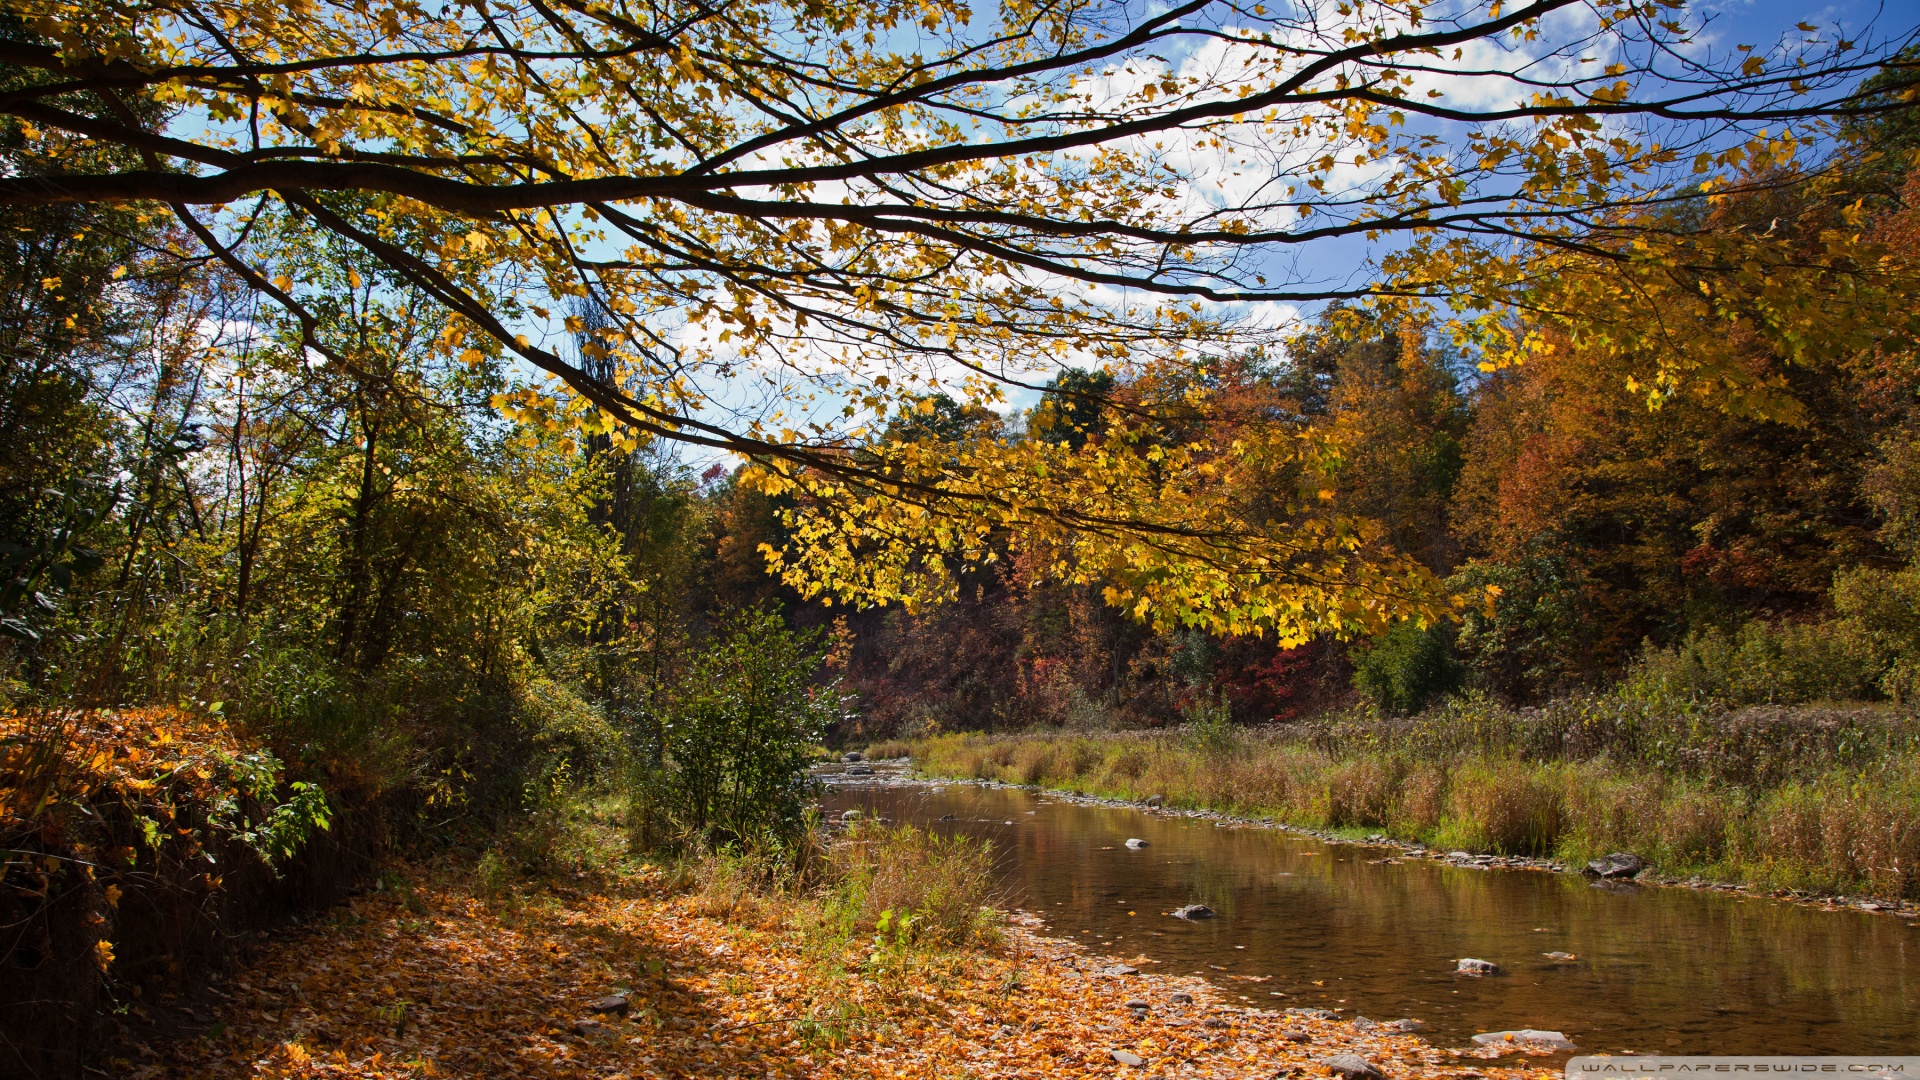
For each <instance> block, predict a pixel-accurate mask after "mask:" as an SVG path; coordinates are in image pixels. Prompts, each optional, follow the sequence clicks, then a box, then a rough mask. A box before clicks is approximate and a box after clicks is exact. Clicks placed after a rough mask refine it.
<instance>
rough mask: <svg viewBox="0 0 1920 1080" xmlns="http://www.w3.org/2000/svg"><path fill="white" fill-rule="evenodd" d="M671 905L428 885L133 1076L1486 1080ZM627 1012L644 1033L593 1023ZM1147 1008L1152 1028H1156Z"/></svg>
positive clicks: (342, 929)
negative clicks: (1346, 1069)
mask: <svg viewBox="0 0 1920 1080" xmlns="http://www.w3.org/2000/svg"><path fill="white" fill-rule="evenodd" d="M658 886H659V882H658V881H657V879H654V878H650V877H646V876H639V877H634V878H629V879H626V880H623V881H615V882H611V883H609V884H608V885H606V886H602V887H601V889H600V890H599V891H591V892H588V891H580V892H576V891H573V890H558V891H557V892H556V894H555V895H554V896H553V897H551V898H545V899H542V900H540V901H537V902H534V903H531V904H528V905H527V906H526V907H524V908H519V909H518V910H506V909H504V908H502V907H500V906H498V905H496V906H490V905H489V904H488V903H487V902H485V901H482V900H480V899H477V898H475V897H474V896H473V895H472V894H471V893H469V892H467V891H466V890H465V889H463V888H462V887H460V886H459V885H458V884H457V883H454V882H450V881H448V880H446V879H445V878H441V879H438V880H433V879H426V878H423V877H415V878H414V880H413V881H411V882H410V883H409V885H408V887H407V888H406V889H405V892H404V895H401V896H396V895H394V892H393V891H389V892H387V893H386V894H384V895H376V896H369V897H365V898H362V899H360V900H357V901H355V902H354V903H353V904H352V907H351V910H350V911H345V912H342V913H340V915H339V916H337V917H336V918H335V919H334V920H332V921H331V922H330V923H329V924H327V925H316V926H313V927H311V928H309V929H307V930H304V931H301V932H299V933H298V934H297V935H296V936H295V937H294V938H293V939H292V940H289V941H285V942H282V943H278V944H276V945H274V946H272V947H271V948H270V951H268V952H267V953H266V954H265V956H264V957H263V958H262V959H261V960H260V961H259V962H258V963H256V964H254V965H253V966H252V967H250V968H248V969H246V970H244V971H242V972H241V973H240V975H239V977H238V978H237V979H235V980H232V981H230V982H229V983H228V984H227V986H226V991H227V993H225V994H223V995H222V996H223V997H230V999H231V1004H229V1005H228V1006H226V1007H224V1008H222V1009H219V1010H216V1011H217V1014H218V1019H217V1021H216V1023H217V1025H218V1026H217V1027H215V1026H211V1025H209V1028H208V1030H207V1031H206V1036H207V1037H204V1038H199V1039H194V1040H192V1041H185V1040H183V1041H181V1042H178V1043H176V1044H174V1045H173V1046H172V1047H171V1048H169V1049H168V1050H166V1051H165V1053H164V1054H163V1055H162V1056H161V1057H160V1058H158V1059H157V1060H152V1061H149V1062H146V1063H139V1064H136V1062H135V1061H133V1060H132V1059H122V1060H120V1061H115V1062H111V1064H113V1065H115V1066H116V1068H117V1075H120V1076H123V1077H128V1078H130V1080H159V1078H161V1077H181V1078H186V1077H192V1078H195V1080H213V1078H234V1080H239V1078H243V1077H244V1078H267V1077H273V1078H295V1077H298V1078H318V1077H339V1078H361V1080H373V1078H382V1080H389V1078H390V1080H399V1078H402V1077H409V1078H410V1077H426V1076H475V1077H481V1076H485V1077H494V1076H550V1077H579V1078H582V1080H585V1078H589V1077H602V1076H613V1077H626V1078H631V1080H641V1078H665V1077H684V1076H717V1077H746V1076H753V1077H768V1078H788V1077H791V1078H799V1077H808V1078H815V1077H817V1078H823V1080H825V1078H839V1077H846V1078H854V1077H859V1078H873V1080H880V1078H896V1077H901V1078H904V1077H911V1078H915V1080H920V1078H929V1080H930V1078H936V1077H950V1076H966V1075H973V1076H1001V1077H1015V1076H1017V1077H1033V1078H1039V1080H1044V1078H1048V1077H1084V1076H1111V1077H1116V1078H1122V1080H1134V1078H1145V1077H1150V1076H1156V1075H1161V1074H1163V1073H1164V1074H1171V1073H1172V1072H1173V1071H1174V1070H1175V1069H1176V1068H1179V1067H1180V1066H1181V1065H1182V1064H1183V1063H1191V1064H1193V1065H1198V1066H1200V1067H1201V1068H1202V1070H1203V1073H1202V1075H1206V1074H1211V1075H1218V1076H1242V1075H1254V1074H1255V1073H1257V1074H1258V1075H1261V1076H1270V1075H1274V1074H1275V1073H1280V1074H1286V1073H1292V1074H1293V1075H1296V1076H1301V1077H1305V1078H1321V1080H1328V1078H1329V1077H1330V1076H1331V1074H1330V1072H1329V1070H1328V1069H1327V1068H1326V1067H1325V1066H1324V1065H1322V1064H1320V1063H1319V1059H1321V1058H1325V1057H1327V1056H1329V1055H1332V1054H1339V1053H1357V1054H1360V1055H1362V1056H1364V1057H1365V1058H1367V1059H1369V1060H1370V1061H1372V1062H1373V1063H1374V1064H1376V1065H1377V1066H1379V1067H1380V1068H1382V1069H1383V1070H1384V1071H1385V1072H1386V1074H1387V1075H1388V1076H1391V1077H1395V1078H1397V1080H1417V1078H1423V1077H1440V1076H1454V1077H1460V1076H1473V1075H1478V1074H1479V1072H1478V1070H1471V1069H1462V1068H1459V1067H1458V1066H1457V1065H1455V1064H1451V1063H1450V1062H1452V1060H1453V1059H1452V1057H1451V1056H1450V1055H1451V1054H1452V1053H1453V1052H1451V1051H1445V1050H1441V1049H1438V1048H1436V1047H1433V1046H1431V1045H1429V1044H1427V1043H1424V1042H1422V1041H1420V1040H1418V1039H1416V1038H1412V1037H1408V1036H1404V1035H1392V1034H1389V1033H1387V1032H1386V1031H1385V1030H1384V1029H1375V1030H1371V1031H1361V1030H1359V1029H1357V1028H1356V1027H1355V1026H1354V1025H1353V1024H1352V1023H1351V1022H1348V1021H1344V1020H1327V1019H1316V1018H1310V1017H1304V1016H1290V1015H1287V1014H1285V1013H1284V1012H1281V1011H1279V1010H1278V1009H1277V1008H1276V1009H1274V1010H1272V1011H1268V1010H1260V1009H1249V1008H1240V1007H1236V1006H1229V1005H1225V1004H1223V1003H1220V1002H1219V1001H1217V1000H1216V998H1217V993H1216V991H1215V990H1214V988H1212V987H1210V986H1208V985H1207V984H1206V983H1204V982H1202V981H1201V980H1199V979H1196V978H1185V977H1173V976H1160V975H1154V974H1137V975H1134V974H1124V975H1123V974H1107V973H1105V969H1106V968H1107V967H1108V965H1109V964H1110V963H1111V961H1109V960H1104V959H1100V958H1096V957H1092V956H1089V955H1087V954H1086V953H1085V952H1084V950H1082V949H1081V948H1080V946H1078V945H1077V944H1073V943H1069V942H1061V941H1055V940H1048V939H1042V938H1038V937H1035V936H1033V935H1031V934H1030V933H1028V932H1026V931H1024V930H1022V929H1019V928H1015V929H1014V930H1013V932H1012V933H1011V935H1010V936H1009V947H1008V948H1006V949H1004V950H1001V951H999V952H993V953H964V954H949V955H944V956H942V955H923V956H919V957H918V958H916V959H914V960H912V961H910V962H906V963H904V964H901V965H899V966H893V967H888V966H884V965H882V966H876V964H875V963H874V962H873V959H872V958H871V957H870V956H869V955H868V953H869V950H870V949H872V948H873V946H872V943H870V942H866V941H861V940H855V941H852V942H849V943H847V944H846V945H845V947H844V948H843V949H833V947H832V946H831V945H825V946H822V945H821V944H820V943H817V942H815V943H812V944H810V943H809V941H808V939H807V938H806V936H805V932H803V931H799V930H795V929H794V928H793V926H792V925H791V924H789V923H788V922H787V921H785V920H783V919H780V918H777V917H774V918H767V919H764V920H759V919H748V918H742V917H740V915H739V914H738V913H737V912H736V913H733V914H730V915H713V914H708V913H705V912H704V910H703V909H702V908H701V906H700V904H699V903H698V901H696V900H694V899H691V898H681V897H673V896H669V895H662V894H661V892H659V891H658ZM823 947H824V948H827V949H833V954H832V955H822V954H821V951H822V948H823ZM1132 962H1133V963H1135V964H1139V965H1141V966H1145V964H1147V963H1149V962H1150V961H1146V960H1144V959H1136V960H1134V961H1132ZM1176 991H1185V992H1186V993H1188V994H1190V995H1192V997H1193V999H1194V1000H1193V1001H1192V1002H1191V1003H1183V1002H1178V1001H1176V1000H1175V999H1174V997H1173V994H1174V993H1175V992H1176ZM616 992H621V993H623V994H624V996H625V997H626V999H627V1004H626V1010H625V1014H624V1015H620V1014H619V1013H617V1012H605V1013H601V1014H599V1015H598V1016H595V1015H593V1014H591V1013H590V1012H589V1009H590V1007H591V1006H592V1005H593V1003H595V1002H596V1001H597V1000H600V999H602V998H603V997H604V996H606V995H610V994H614V993H616ZM1132 999H1140V1000H1144V1001H1146V1002H1148V1003H1149V1005H1150V1007H1151V1008H1150V1012H1149V1013H1148V1014H1147V1015H1146V1016H1144V1017H1140V1018H1136V1017H1134V1016H1133V1015H1132V1014H1131V1011H1130V1010H1129V1009H1128V1007H1127V1002H1128V1001H1129V1000H1132ZM1288 1029H1292V1030H1294V1031H1297V1032H1300V1033H1302V1034H1303V1035H1304V1036H1305V1039H1306V1040H1307V1041H1304V1042H1294V1041H1292V1040H1290V1039H1288V1038H1287V1037H1286V1036H1285V1034H1284V1033H1285V1032H1286V1031H1288ZM1115 1051H1119V1052H1120V1053H1122V1054H1127V1055H1133V1056H1134V1057H1135V1059H1136V1060H1137V1061H1138V1062H1139V1063H1138V1064H1126V1063H1124V1062H1123V1061H1122V1060H1121V1059H1120V1058H1118V1057H1116V1055H1115V1053H1114V1052H1115ZM1470 1064H1475V1065H1479V1064H1480V1063H1479V1062H1478V1061H1473V1062H1470ZM1482 1068H1484V1066H1482ZM1511 1075H1512V1076H1513V1078H1514V1080H1546V1078H1547V1077H1548V1076H1550V1075H1558V1074H1557V1073H1551V1072H1549V1071H1547V1070H1525V1069H1516V1070H1514V1071H1513V1072H1512V1073H1511Z"/></svg>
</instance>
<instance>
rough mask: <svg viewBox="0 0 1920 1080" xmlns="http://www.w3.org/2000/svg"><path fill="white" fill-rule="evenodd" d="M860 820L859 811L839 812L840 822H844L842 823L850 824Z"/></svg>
mask: <svg viewBox="0 0 1920 1080" xmlns="http://www.w3.org/2000/svg"><path fill="white" fill-rule="evenodd" d="M860 818H861V814H860V811H858V810H842V811H840V820H841V821H844V822H847V823H848V824H851V823H853V822H856V821H859V820H860Z"/></svg>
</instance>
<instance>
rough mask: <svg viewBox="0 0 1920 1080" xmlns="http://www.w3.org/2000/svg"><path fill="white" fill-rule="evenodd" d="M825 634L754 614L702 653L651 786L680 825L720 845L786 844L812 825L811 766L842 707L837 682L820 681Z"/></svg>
mask: <svg viewBox="0 0 1920 1080" xmlns="http://www.w3.org/2000/svg"><path fill="white" fill-rule="evenodd" d="M825 653H826V650H825V647H824V640H823V636H822V635H821V634H819V633H817V632H812V633H800V632H796V631H793V630H789V629H788V628H787V627H786V626H785V625H784V624H783V623H782V622H781V620H780V618H779V617H778V616H776V615H773V614H771V613H769V612H765V611H755V612H750V613H747V614H744V615H742V616H740V617H738V618H737V619H736V620H735V621H734V622H733V624H732V626H731V627H730V628H729V629H728V630H727V631H726V632H725V633H724V634H723V635H722V636H721V637H720V638H719V640H718V641H716V642H714V643H713V644H712V645H711V646H710V647H709V648H708V649H707V650H706V651H705V652H703V653H701V654H700V656H699V657H698V659H697V660H696V661H695V662H694V664H693V666H692V670H691V671H689V672H688V674H687V677H686V680H685V681H684V682H683V683H682V684H681V686H680V687H679V689H678V693H677V695H676V701H675V703H674V705H673V708H672V711H671V713H670V716H669V720H668V722H667V724H666V725H665V736H664V742H665V746H664V750H665V755H664V767H663V768H661V769H659V770H657V771H655V772H654V773H653V774H652V776H651V777H650V778H649V779H650V780H651V782H653V783H658V784H661V785H663V786H664V794H665V799H664V800H663V801H664V803H665V805H666V807H667V808H668V811H669V813H670V814H671V815H672V817H673V818H674V821H675V822H676V823H677V824H678V825H679V827H680V828H681V829H683V830H685V831H686V832H688V833H690V834H693V835H695V836H697V837H698V838H700V839H701V840H703V841H705V842H706V843H708V844H712V845H722V844H727V843H733V842H743V841H744V842H747V843H751V844H760V843H762V842H773V843H776V844H784V843H788V842H791V841H793V840H795V839H797V838H798V837H799V836H800V835H801V834H802V833H803V832H804V831H805V828H806V825H805V810H806V805H807V793H808V788H807V784H806V770H807V765H808V764H809V763H810V762H811V761H812V760H813V758H814V756H815V753H816V750H817V747H818V745H819V743H820V738H821V733H822V732H823V731H824V730H825V728H826V725H827V724H828V723H829V722H831V721H832V720H834V719H836V718H837V717H838V715H839V713H840V711H841V707H842V704H843V702H842V698H841V695H840V692H839V690H838V686H837V683H836V684H828V685H825V686H819V685H816V684H815V676H816V673H817V672H819V670H820V665H821V660H822V658H823V657H824V656H825Z"/></svg>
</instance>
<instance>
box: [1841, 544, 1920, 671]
mask: <svg viewBox="0 0 1920 1080" xmlns="http://www.w3.org/2000/svg"><path fill="white" fill-rule="evenodd" d="M1833 607H1834V611H1835V613H1836V614H1837V615H1838V618H1837V619H1836V620H1835V623H1836V628H1837V629H1838V630H1839V631H1840V634H1839V635H1838V636H1839V638H1840V639H1841V640H1842V641H1843V642H1844V643H1845V644H1846V645H1847V646H1849V647H1850V648H1851V649H1852V651H1853V652H1854V654H1855V655H1857V656H1858V657H1860V658H1861V660H1862V662H1863V663H1864V664H1865V665H1866V666H1867V667H1868V668H1869V670H1870V671H1871V674H1872V677H1873V681H1874V684H1875V687H1876V688H1877V689H1878V690H1879V691H1880V692H1881V693H1883V694H1885V695H1886V696H1888V697H1890V698H1892V699H1893V700H1895V701H1899V702H1910V701H1914V700H1916V699H1920V566H1909V567H1907V568H1906V569H1904V570H1900V571H1898V572H1888V571H1885V570H1875V569H1872V568H1869V567H1861V568H1859V569H1857V570H1849V571H1845V572H1842V573H1840V574H1837V575H1835V576H1834V579H1833Z"/></svg>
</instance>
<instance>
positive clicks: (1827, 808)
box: [911, 694, 1920, 901]
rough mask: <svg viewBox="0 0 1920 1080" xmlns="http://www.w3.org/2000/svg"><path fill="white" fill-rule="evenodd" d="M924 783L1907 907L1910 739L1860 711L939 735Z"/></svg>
mask: <svg viewBox="0 0 1920 1080" xmlns="http://www.w3.org/2000/svg"><path fill="white" fill-rule="evenodd" d="M911 752H912V754H913V756H914V757H915V759H916V764H917V765H918V767H919V768H920V770H921V771H923V772H925V773H927V774H930V775H934V776H947V777H977V778H983V779H994V780H1001V781H1006V782H1010V783H1018V784H1039V785H1044V786H1046V787H1051V788H1060V789H1072V790H1075V791H1083V792H1088V793H1093V794H1098V795H1105V796H1116V797H1120V798H1126V799H1132V800H1142V799H1146V798H1148V797H1149V796H1151V795H1160V796H1163V797H1164V798H1165V799H1166V800H1167V801H1168V804H1169V805H1172V806H1186V807H1202V808H1210V809H1218V810H1225V811H1228V812H1232V813H1236V814H1242V815H1249V816H1255V817H1267V816H1270V817H1273V818H1275V819H1276V820H1279V821H1283V822H1287V823H1290V824H1294V825H1299V826H1306V827H1311V828H1316V829H1328V830H1334V831H1336V832H1339V833H1341V834H1344V835H1346V836H1349V837H1359V836H1364V835H1370V834H1374V833H1384V834H1386V835H1388V836H1389V837H1392V838H1395V839H1399V840H1404V841H1415V842H1419V843H1422V844H1426V845H1429V846H1432V847H1437V848H1441V849H1446V850H1454V849H1462V850H1466V851H1470V852H1492V853H1498V854H1506V855H1525V856H1535V857H1547V858H1552V859H1554V860H1556V861H1560V862H1564V863H1569V864H1574V865H1579V864H1581V863H1584V862H1585V861H1586V860H1588V859H1592V858H1595V857H1598V856H1600V855H1603V854H1607V853H1611V852H1616V851H1632V852H1635V853H1638V854H1640V855H1642V856H1643V857H1645V858H1646V859H1647V860H1648V861H1649V862H1650V863H1652V864H1653V866H1654V867H1655V870H1656V872H1657V873H1658V874H1660V875H1664V876H1669V877H1700V878H1704V879H1707V880H1710V881H1719V882H1732V883H1741V884H1747V885H1752V886H1757V887H1761V888H1768V889H1788V890H1807V891H1810V892H1814V893H1820V894H1837V895H1852V896H1863V897H1864V896H1871V897H1879V898H1883V899H1888V900H1895V901H1898V900H1913V899H1916V898H1920V779H1917V778H1920V768H1917V766H1920V722H1916V720H1915V718H1914V717H1913V716H1912V715H1911V714H1908V713H1905V712H1900V711H1896V710H1893V709H1890V708H1886V707H1876V706H1872V705H1859V704H1854V705H1835V706H1826V707H1800V708H1789V707H1779V706H1750V707H1746V708H1743V709H1738V710H1732V711H1721V710H1715V709H1701V710H1698V711H1688V710H1676V711H1663V710H1661V709H1659V708H1657V707H1653V706H1649V705H1648V704H1646V703H1644V702H1639V701H1635V700H1633V699H1632V698H1631V697H1630V696H1627V695H1625V694H1614V695H1596V696H1592V697H1585V698H1576V699H1567V700H1562V701H1558V702H1555V703H1553V704H1552V705H1550V706H1547V707H1545V708H1542V709H1529V710H1516V709H1513V708H1511V707H1508V706H1503V705H1500V704H1499V703H1497V702H1493V701H1490V700H1488V699H1486V698H1483V697H1467V698H1458V699H1454V700H1451V701H1449V702H1447V703H1446V704H1445V705H1442V706H1440V707H1438V708H1435V709H1433V710H1431V711H1429V712H1426V713H1423V714H1421V715H1420V716H1418V717H1414V718H1409V719H1392V718H1382V717H1379V716H1377V715H1368V714H1367V713H1365V712H1364V711H1356V712H1351V713H1344V714H1338V715H1333V716H1328V717H1322V718H1319V719H1316V720H1313V721H1306V722H1300V723H1295V724H1290V725H1284V726H1276V727H1272V728H1266V729H1251V730H1236V729H1233V728H1230V727H1227V726H1225V725H1220V724H1218V723H1214V724H1208V723H1206V722H1204V721H1203V722H1201V723H1198V724H1193V725H1189V726H1188V727H1186V728H1185V729H1183V730H1181V731H1178V732H1167V733H1131V734H1109V733H1071V732H1054V733H1045V732H1037V733H1027V734H1023V735H1017V736H989V735H982V734H955V735H938V736H933V737H930V738H926V739H922V740H920V741H918V742H916V743H914V744H913V745H912V747H911Z"/></svg>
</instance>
